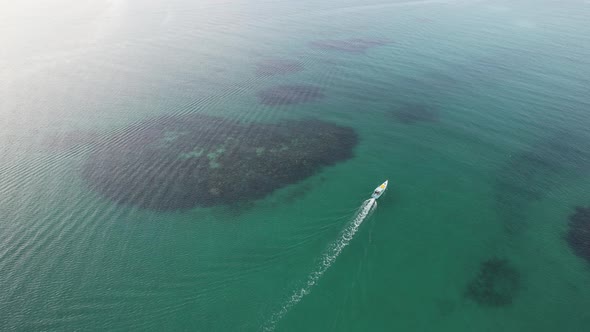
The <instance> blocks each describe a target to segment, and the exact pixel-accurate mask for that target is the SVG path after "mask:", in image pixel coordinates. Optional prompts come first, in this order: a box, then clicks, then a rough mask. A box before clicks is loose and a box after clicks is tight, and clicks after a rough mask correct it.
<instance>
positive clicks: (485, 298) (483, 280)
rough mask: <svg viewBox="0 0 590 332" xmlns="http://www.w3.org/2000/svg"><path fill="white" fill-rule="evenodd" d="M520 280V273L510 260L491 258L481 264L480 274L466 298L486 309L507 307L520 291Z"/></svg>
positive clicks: (472, 283)
mask: <svg viewBox="0 0 590 332" xmlns="http://www.w3.org/2000/svg"><path fill="white" fill-rule="evenodd" d="M520 279H521V278H520V273H519V272H518V271H517V270H516V269H515V268H514V267H512V266H511V265H510V263H509V262H508V260H506V259H500V258H491V259H488V260H486V261H484V262H482V263H481V265H480V268H479V273H478V274H477V276H475V278H474V279H473V280H472V281H471V282H469V284H468V285H467V288H466V290H465V296H466V297H467V298H469V299H471V300H473V301H475V302H476V303H478V304H479V305H482V306H486V307H501V306H506V305H509V304H511V303H512V300H513V298H514V296H515V295H516V293H517V292H518V291H519V289H520V287H521V280H520Z"/></svg>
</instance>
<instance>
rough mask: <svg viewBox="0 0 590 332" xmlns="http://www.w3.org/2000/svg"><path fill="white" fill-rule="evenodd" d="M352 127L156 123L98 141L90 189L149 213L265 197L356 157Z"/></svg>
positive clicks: (196, 120)
mask: <svg viewBox="0 0 590 332" xmlns="http://www.w3.org/2000/svg"><path fill="white" fill-rule="evenodd" d="M356 143H357V135H356V133H355V132H354V130H353V129H352V128H349V127H341V126H337V125H334V124H331V123H327V122H323V121H319V120H311V119H309V120H301V121H285V122H281V123H277V124H260V123H253V124H252V123H251V124H245V123H240V122H237V121H233V120H228V119H224V118H218V117H211V116H205V115H186V116H169V117H161V118H155V119H151V120H147V121H144V122H141V123H139V124H136V125H132V126H129V127H127V128H124V129H122V130H120V131H118V132H116V133H114V134H112V135H110V136H106V138H104V139H103V140H102V141H100V142H98V143H96V144H95V145H94V146H93V148H92V149H91V151H92V152H91V154H90V156H89V158H88V160H87V162H86V163H85V164H84V168H83V172H82V174H83V177H84V178H85V180H86V181H87V183H88V184H89V186H90V187H91V188H92V189H94V190H96V191H97V192H99V193H101V194H103V195H104V196H106V197H108V198H109V199H111V200H112V201H114V202H117V203H125V204H130V205H135V206H139V207H142V208H146V209H152V210H177V209H189V208H192V207H195V206H213V205H220V204H227V205H230V204H236V203H238V202H247V201H253V200H256V199H260V198H263V197H264V196H266V195H268V194H269V193H271V192H272V191H274V190H276V189H278V188H281V187H283V186H285V185H288V184H290V183H295V182H297V181H300V180H303V179H305V178H306V177H308V176H310V175H312V174H314V173H315V172H317V171H318V170H319V169H320V168H321V167H323V166H328V165H333V164H335V163H337V162H340V161H344V160H347V159H349V158H351V157H352V150H353V148H354V146H355V145H356Z"/></svg>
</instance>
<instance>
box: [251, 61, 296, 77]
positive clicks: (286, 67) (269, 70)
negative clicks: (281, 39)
mask: <svg viewBox="0 0 590 332" xmlns="http://www.w3.org/2000/svg"><path fill="white" fill-rule="evenodd" d="M303 69H304V66H303V63H302V62H300V61H296V60H289V59H281V58H273V59H266V60H262V61H259V62H258V63H257V64H256V75H257V76H273V75H285V74H292V73H297V72H300V71H302V70H303Z"/></svg>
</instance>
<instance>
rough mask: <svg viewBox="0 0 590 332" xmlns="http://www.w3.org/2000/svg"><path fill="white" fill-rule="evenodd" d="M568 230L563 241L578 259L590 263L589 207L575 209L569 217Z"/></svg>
mask: <svg viewBox="0 0 590 332" xmlns="http://www.w3.org/2000/svg"><path fill="white" fill-rule="evenodd" d="M568 226H569V229H568V232H567V234H566V235H565V239H566V241H567V243H568V245H569V246H570V248H571V249H572V251H573V252H574V254H576V255H577V256H578V257H581V258H583V259H585V260H586V261H587V262H588V263H590V207H588V208H584V207H579V206H578V207H576V212H575V213H573V214H572V215H571V216H570V217H569V224H568Z"/></svg>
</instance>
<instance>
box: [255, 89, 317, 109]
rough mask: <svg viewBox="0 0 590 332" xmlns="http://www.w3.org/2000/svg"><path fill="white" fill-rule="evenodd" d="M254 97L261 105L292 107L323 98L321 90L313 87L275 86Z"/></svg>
mask: <svg viewBox="0 0 590 332" xmlns="http://www.w3.org/2000/svg"><path fill="white" fill-rule="evenodd" d="M256 96H257V97H258V101H259V102H260V103H261V104H263V105H269V106H277V105H293V104H301V103H307V102H312V101H317V100H320V99H322V98H324V97H325V95H324V93H323V92H322V89H321V88H319V87H316V86H313V85H305V84H290V85H277V86H274V87H272V88H268V89H264V90H261V91H259V92H258V93H257V94H256Z"/></svg>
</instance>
